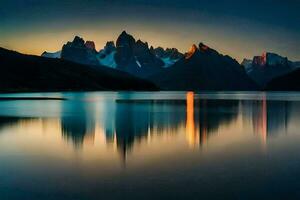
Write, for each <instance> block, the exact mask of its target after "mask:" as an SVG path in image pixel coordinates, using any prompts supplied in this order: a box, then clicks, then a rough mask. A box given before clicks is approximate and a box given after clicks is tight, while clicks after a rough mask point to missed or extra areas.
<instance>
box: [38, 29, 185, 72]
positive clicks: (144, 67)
mask: <svg viewBox="0 0 300 200" xmlns="http://www.w3.org/2000/svg"><path fill="white" fill-rule="evenodd" d="M42 56H43V57H48V58H62V59H64V60H69V61H73V62H77V63H80V64H86V65H104V66H107V67H111V68H114V69H118V70H121V71H125V72H128V73H130V74H133V75H135V76H138V77H142V78H145V77H147V76H149V75H151V74H154V73H156V72H158V71H159V70H161V69H163V68H166V67H170V66H171V65H173V64H174V63H175V62H176V61H178V60H179V59H180V58H182V57H183V54H181V53H180V52H179V51H178V50H177V49H175V48H172V49H169V48H167V49H163V48H162V47H158V48H154V47H152V46H151V47H149V45H148V43H147V42H142V41H141V40H135V38H134V37H133V36H132V35H130V34H128V33H126V32H125V31H123V32H122V33H121V34H120V36H119V37H118V38H117V40H116V45H115V43H114V42H113V41H109V42H107V43H106V45H105V47H104V48H103V49H101V50H100V51H99V52H97V51H96V49H95V44H94V42H92V41H86V42H85V41H84V40H83V39H82V38H80V37H78V36H76V37H75V38H74V40H73V41H72V42H67V44H65V45H64V46H63V47H62V50H61V51H58V52H55V53H49V52H44V53H43V54H42Z"/></svg>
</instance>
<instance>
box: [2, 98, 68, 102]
mask: <svg viewBox="0 0 300 200" xmlns="http://www.w3.org/2000/svg"><path fill="white" fill-rule="evenodd" d="M18 100H30V101H32V100H48V101H49V100H56V101H65V100H67V99H66V98H61V97H0V101H18Z"/></svg>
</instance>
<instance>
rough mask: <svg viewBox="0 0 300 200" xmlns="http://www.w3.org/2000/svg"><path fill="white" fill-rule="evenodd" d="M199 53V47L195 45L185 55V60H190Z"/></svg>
mask: <svg viewBox="0 0 300 200" xmlns="http://www.w3.org/2000/svg"><path fill="white" fill-rule="evenodd" d="M197 51H199V49H198V47H197V45H195V44H193V45H192V46H191V48H190V49H189V51H188V52H187V53H186V54H185V59H190V58H191V57H192V56H193V55H194V54H195V53H196V52H197Z"/></svg>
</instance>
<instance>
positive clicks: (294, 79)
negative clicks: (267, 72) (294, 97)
mask: <svg viewBox="0 0 300 200" xmlns="http://www.w3.org/2000/svg"><path fill="white" fill-rule="evenodd" d="M265 89H266V90H271V91H272V90H277V91H300V69H297V70H294V71H292V72H290V73H288V74H286V75H283V76H280V77H277V78H275V79H273V80H271V81H270V82H269V83H268V84H267V85H266V87H265Z"/></svg>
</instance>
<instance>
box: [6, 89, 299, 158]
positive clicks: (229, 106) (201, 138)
mask: <svg viewBox="0 0 300 200" xmlns="http://www.w3.org/2000/svg"><path fill="white" fill-rule="evenodd" d="M106 106H107V107H106ZM299 106H300V105H299V103H298V102H289V101H267V100H266V98H262V100H224V99H201V97H200V98H195V94H194V93H193V92H188V93H187V94H186V98H185V99H177V100H163V99H158V100H134V99H133V100H115V102H113V103H110V104H109V105H106V104H105V103H104V105H103V107H102V108H101V109H99V108H97V107H99V105H97V104H96V103H95V102H86V101H77V102H72V103H70V102H69V101H63V102H61V116H60V117H54V118H44V117H0V129H1V130H3V129H7V128H9V127H11V128H13V127H19V128H20V129H36V128H37V127H40V126H42V127H43V129H42V130H44V129H45V128H47V127H51V130H52V133H51V134H57V135H60V136H61V139H63V141H65V142H67V143H70V142H71V143H72V144H73V147H74V148H75V149H78V150H80V149H81V148H83V146H85V145H94V144H95V140H96V139H101V140H103V141H101V144H102V145H105V146H107V147H109V146H112V147H114V148H115V149H116V150H117V151H118V152H119V154H120V156H121V157H122V159H123V160H126V156H127V154H130V152H131V151H134V149H133V148H134V146H135V144H139V143H144V142H147V141H148V142H149V141H151V140H152V138H153V137H161V138H169V139H170V140H171V139H172V137H173V136H174V135H178V134H185V138H186V141H185V142H186V143H187V144H188V145H189V146H190V147H192V148H200V147H201V146H202V145H205V144H206V143H207V142H209V139H210V137H212V136H213V135H215V136H216V137H218V135H220V136H221V135H222V130H224V129H226V127H230V126H235V127H236V128H237V129H239V128H241V127H242V129H244V130H245V131H248V132H252V133H253V135H255V136H257V138H259V139H260V141H261V143H262V145H263V146H265V145H266V144H267V140H268V138H269V137H272V136H276V135H279V134H285V133H286V130H287V126H288V123H289V116H290V112H291V110H292V108H293V109H299ZM296 114H298V113H297V112H296ZM297 117H298V116H297ZM249 125H251V126H249ZM1 130H0V133H1ZM40 134H43V131H41V132H40Z"/></svg>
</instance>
